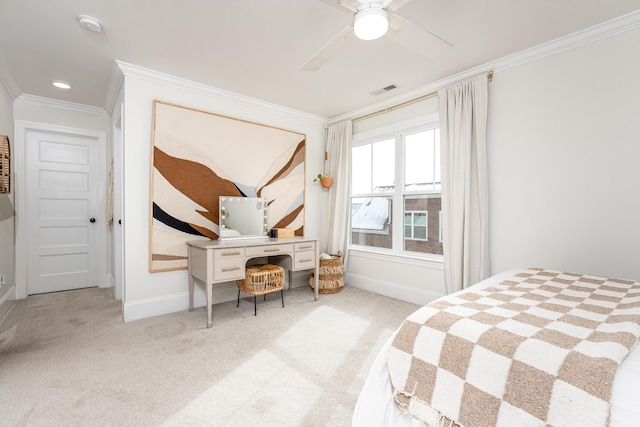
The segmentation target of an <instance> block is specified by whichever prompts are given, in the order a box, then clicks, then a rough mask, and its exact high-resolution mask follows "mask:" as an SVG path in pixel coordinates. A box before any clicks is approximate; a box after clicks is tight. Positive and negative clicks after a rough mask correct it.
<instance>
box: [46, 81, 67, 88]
mask: <svg viewBox="0 0 640 427" xmlns="http://www.w3.org/2000/svg"><path fill="white" fill-rule="evenodd" d="M51 84H52V85H54V86H55V87H57V88H60V89H71V85H70V84H69V83H67V82H63V81H62V80H51Z"/></svg>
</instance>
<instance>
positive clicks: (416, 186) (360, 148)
mask: <svg viewBox="0 0 640 427" xmlns="http://www.w3.org/2000/svg"><path fill="white" fill-rule="evenodd" d="M351 170H352V180H351V182H352V186H351V233H350V236H351V245H352V246H360V247H368V248H381V249H387V250H392V251H394V252H411V253H422V254H435V255H442V230H441V225H440V224H441V213H440V205H441V203H440V188H441V182H440V181H441V180H440V176H441V172H440V132H439V129H438V127H437V122H433V123H431V125H430V126H429V125H425V126H423V127H420V128H413V129H409V130H403V131H399V132H396V133H394V134H392V135H389V134H388V133H387V134H386V135H380V136H376V135H373V136H370V137H368V138H366V139H361V140H359V139H357V137H356V139H355V140H354V145H353V148H352V168H351ZM394 229H396V230H402V231H401V232H397V233H394V232H393V230H394Z"/></svg>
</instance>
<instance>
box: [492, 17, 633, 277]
mask: <svg viewBox="0 0 640 427" xmlns="http://www.w3.org/2000/svg"><path fill="white" fill-rule="evenodd" d="M638 46H640V30H637V29H636V30H632V31H628V32H626V33H622V34H618V35H616V36H613V37H610V38H607V39H603V40H600V41H597V42H594V43H591V44H588V45H583V46H580V47H577V48H574V49H572V50H569V51H566V52H563V53H561V54H557V55H554V56H550V57H547V58H544V59H542V60H538V61H536V62H533V63H530V64H527V65H523V66H520V67H517V68H512V69H509V70H506V71H502V72H499V73H496V75H495V77H494V80H493V82H492V83H490V92H489V123H488V139H487V141H488V143H487V145H488V163H489V165H488V166H489V190H490V193H489V197H490V250H491V258H492V262H491V269H492V273H494V274H495V273H499V272H501V271H504V270H507V269H510V268H518V267H545V268H552V269H558V270H567V271H574V272H585V273H591V274H596V275H604V276H615V277H622V278H629V279H635V280H640V220H639V218H640V133H639V130H640V129H639V128H638V119H639V113H640V78H639V77H638V76H640V55H638V54H637V53H638Z"/></svg>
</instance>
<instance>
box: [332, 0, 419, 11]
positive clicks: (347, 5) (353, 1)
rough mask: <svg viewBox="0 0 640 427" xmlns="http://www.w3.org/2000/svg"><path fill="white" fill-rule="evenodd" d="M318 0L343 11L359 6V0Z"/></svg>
mask: <svg viewBox="0 0 640 427" xmlns="http://www.w3.org/2000/svg"><path fill="white" fill-rule="evenodd" d="M320 1H321V2H323V3H326V4H328V5H329V6H332V7H336V8H338V9H340V10H341V11H343V12H346V11H351V12H357V11H358V6H360V1H358V0H320ZM400 1H403V0H400ZM407 1H408V0H407Z"/></svg>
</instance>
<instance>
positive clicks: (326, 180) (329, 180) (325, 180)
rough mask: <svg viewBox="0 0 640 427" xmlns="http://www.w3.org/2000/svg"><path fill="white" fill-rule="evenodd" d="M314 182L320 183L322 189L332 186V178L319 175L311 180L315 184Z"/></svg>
mask: <svg viewBox="0 0 640 427" xmlns="http://www.w3.org/2000/svg"><path fill="white" fill-rule="evenodd" d="M316 181H320V185H322V187H323V188H329V187H331V185H332V184H333V178H331V177H330V176H326V175H323V174H321V173H319V174H318V176H317V177H316V179H314V180H313V182H316Z"/></svg>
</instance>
